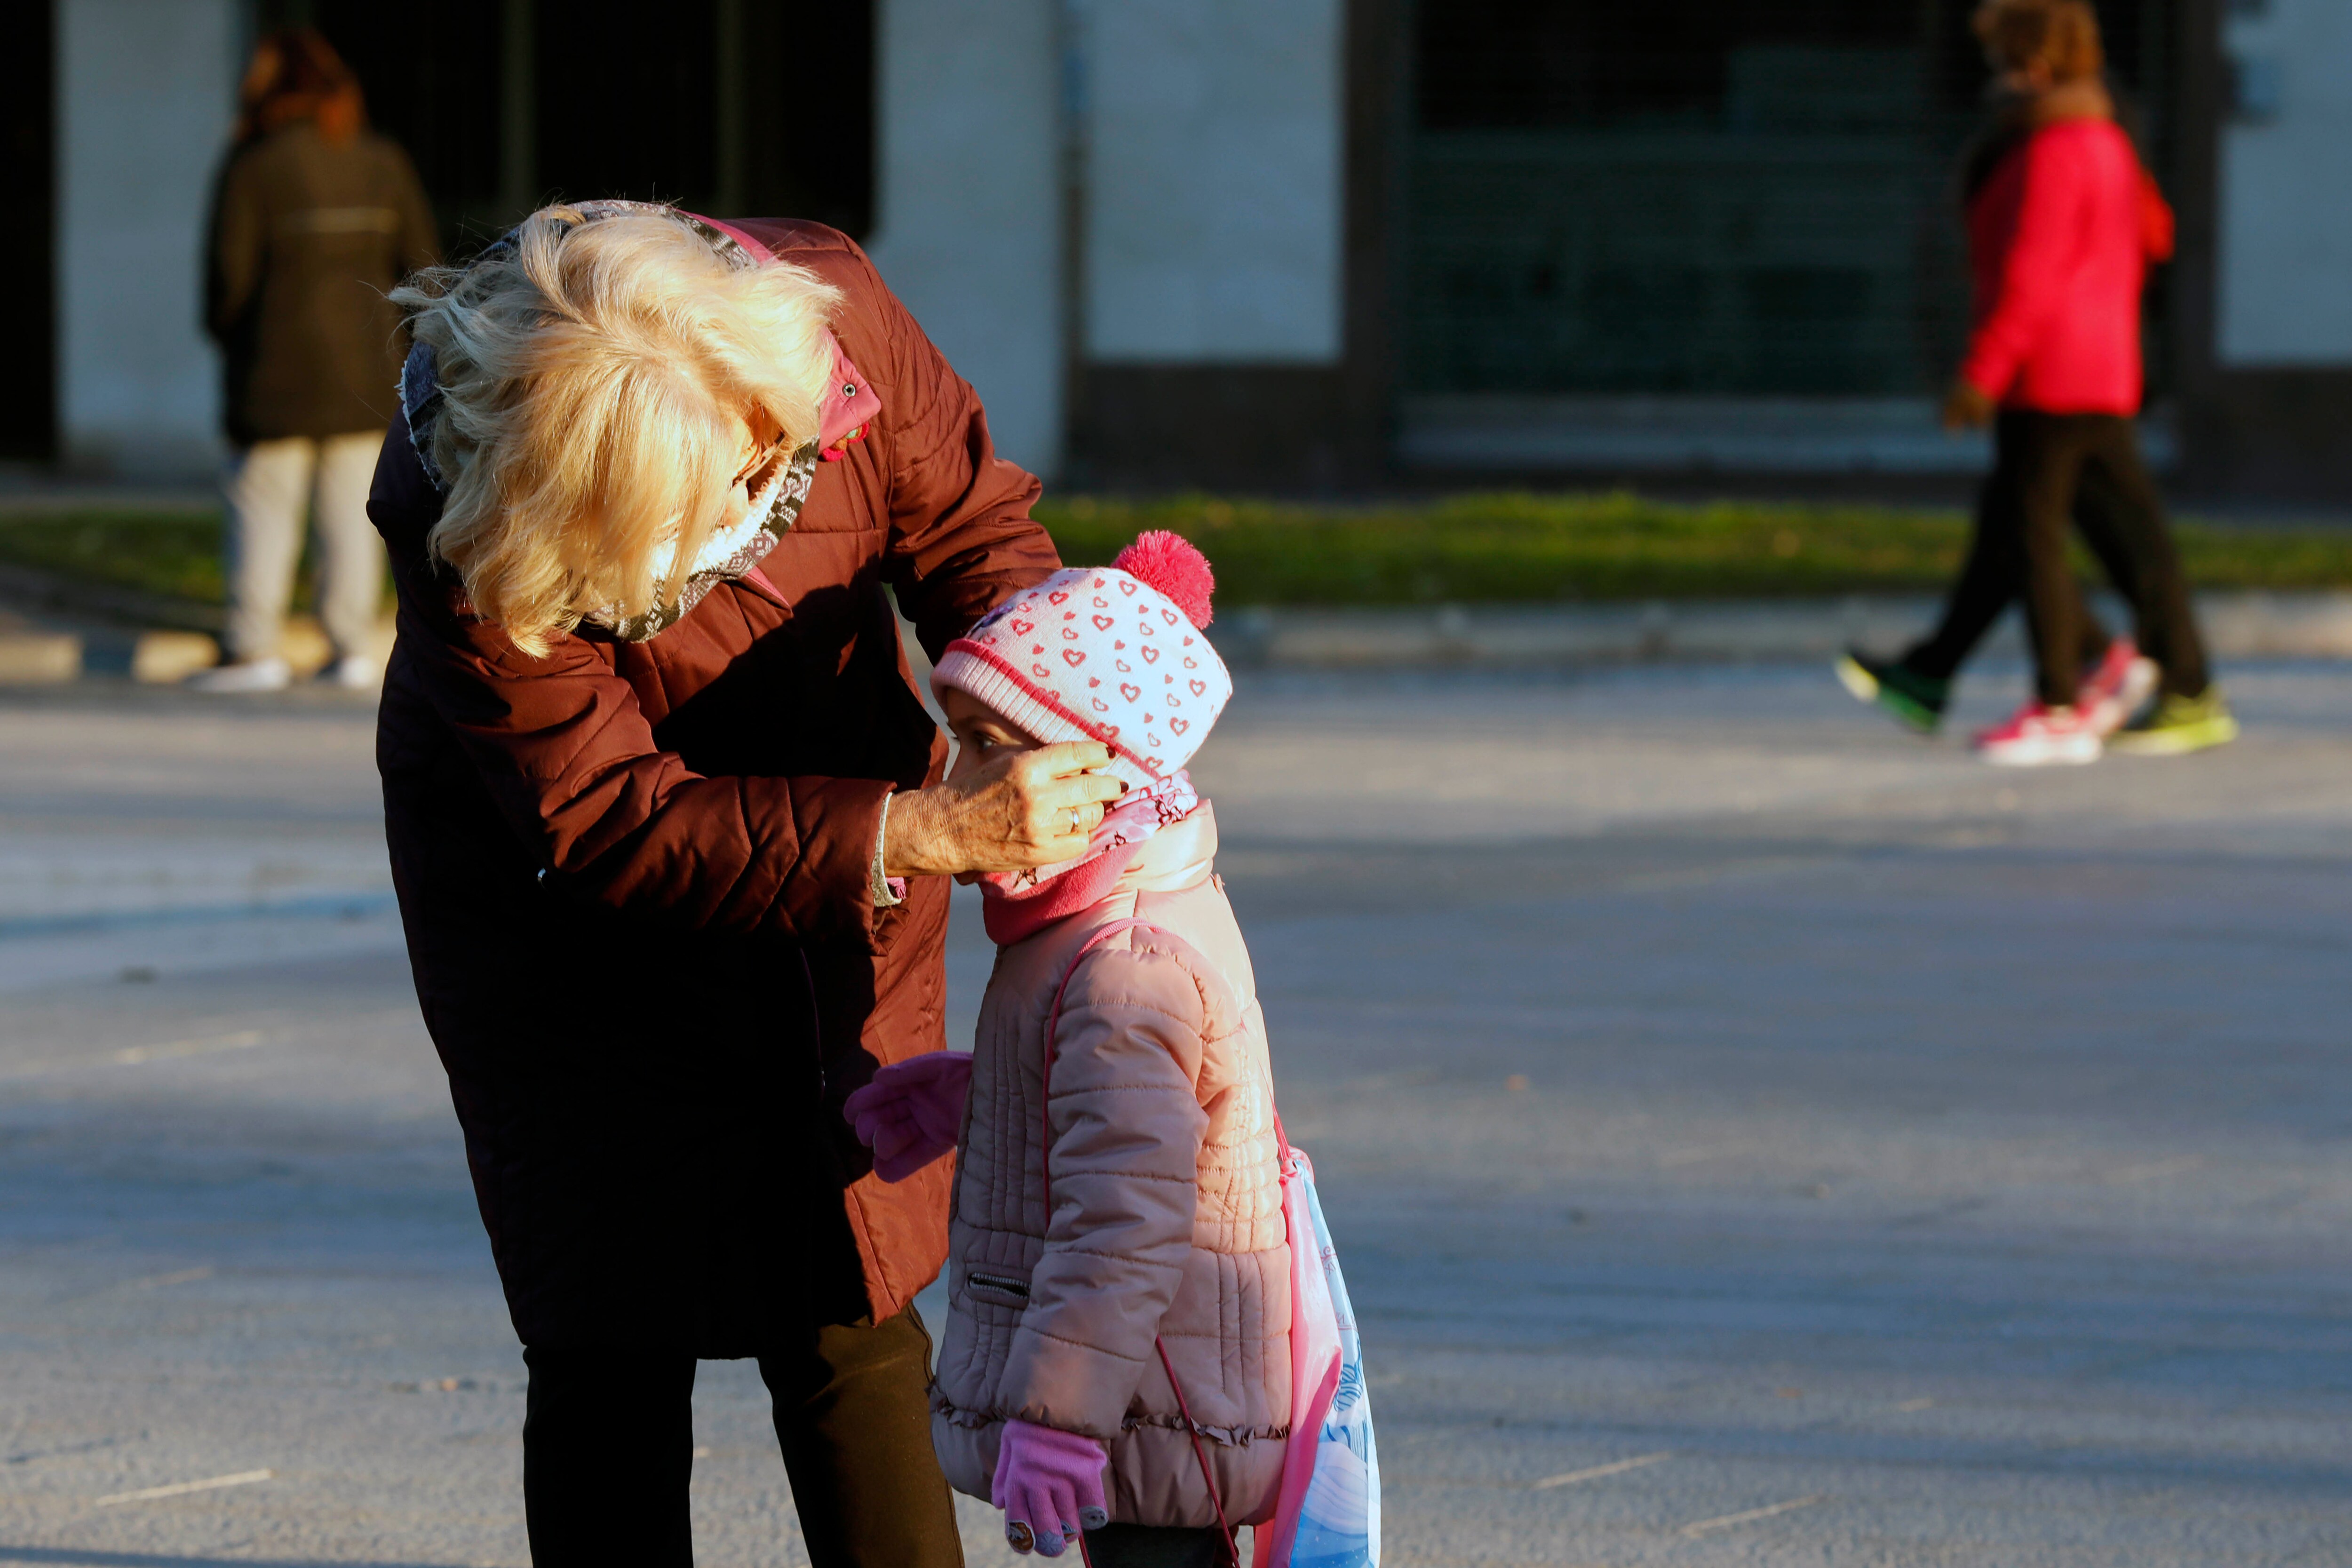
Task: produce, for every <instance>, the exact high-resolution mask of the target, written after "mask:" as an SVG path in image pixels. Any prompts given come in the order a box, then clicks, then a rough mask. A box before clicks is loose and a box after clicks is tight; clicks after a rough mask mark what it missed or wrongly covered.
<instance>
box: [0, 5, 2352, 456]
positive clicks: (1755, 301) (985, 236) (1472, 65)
mask: <svg viewBox="0 0 2352 1568" xmlns="http://www.w3.org/2000/svg"><path fill="white" fill-rule="evenodd" d="M1970 8H1971V5H1970V0H1645V3H1644V4H1643V5H1638V6H1630V5H1599V4H1593V5H1585V4H1573V5H1571V4H1566V3H1563V0H1453V3H1452V4H1450V5H1443V6H1441V5H1435V4H1434V3H1433V0H1419V3H1418V4H1416V3H1415V0H1254V3H1246V4H1245V3H1243V0H849V3H846V4H843V3H835V4H832V5H814V4H809V3H805V0H676V3H674V4H673V5H669V6H667V7H666V8H664V10H663V11H662V13H661V16H662V23H661V26H660V27H659V28H658V29H649V28H648V27H647V26H646V13H645V12H644V10H643V8H642V7H636V6H629V7H624V6H622V5H618V4H616V3H614V0H567V4H565V5H561V6H558V5H553V4H551V0H488V3H477V4H459V3H458V0H412V3H411V4H410V5H404V6H402V7H384V6H382V5H362V4H359V3H358V0H51V4H50V5H49V6H48V8H47V12H48V14H47V19H46V24H45V25H46V26H47V28H48V30H49V36H48V37H47V38H46V39H44V40H42V47H41V49H40V50H39V51H37V52H36V53H35V55H34V56H33V58H37V59H46V60H47V71H46V74H43V72H41V71H40V70H38V69H36V68H32V67H27V66H23V65H21V64H20V65H13V66H12V67H11V68H10V69H11V71H12V73H14V75H15V76H21V77H23V78H24V80H22V81H21V82H19V81H15V80H14V79H13V78H12V82H11V85H12V86H14V87H16V89H18V90H17V91H16V92H15V93H14V94H12V95H11V99H10V102H11V104H12V106H13V107H11V108H10V109H9V110H7V112H8V113H9V114H11V115H12V116H14V119H13V120H12V121H11V127H10V136H9V140H8V142H7V148H8V153H9V156H10V158H11V160H12V163H13V164H14V165H15V166H16V168H17V169H18V170H19V172H20V182H19V184H20V189H26V190H30V191H32V192H33V193H34V197H33V205H36V206H37V207H39V208H40V210H41V214H42V217H43V220H44V221H45V222H46V223H47V232H46V233H44V234H41V235H40V236H39V238H40V241H41V245H40V246H39V247H33V249H34V257H35V259H34V260H33V261H27V260H26V259H24V258H22V257H21V256H20V257H19V258H16V259H12V260H11V261H10V262H9V263H8V265H10V266H12V267H15V268H16V270H17V271H18V272H19V273H24V274H26V276H25V277H24V278H21V279H20V278H16V277H14V276H12V278H11V279H10V281H11V282H12V283H14V284H16V285H18V287H16V288H15V289H12V294H13V296H14V297H15V298H17V299H20V300H27V301H29V302H30V303H28V305H27V307H26V311H25V313H24V315H23V318H22V319H21V320H18V321H12V323H11V325H10V328H9V329H8V330H10V331H14V332H16V334H17V335H18V337H19V339H20V340H21V341H22V342H23V343H24V345H25V348H24V352H23V353H21V354H20V356H19V363H23V364H26V365H27V366H28V367H31V368H30V371H29V373H28V374H27V375H26V376H25V377H23V378H22V379H21V381H20V384H19V385H18V386H17V387H16V389H15V390H13V391H12V392H11V393H10V394H8V395H9V396H10V397H11V398H12V399H14V401H13V402H12V403H11V404H10V405H9V410H10V413H11V415H12V417H11V418H10V420H9V426H10V433H9V435H8V436H7V437H6V438H5V450H6V452H7V454H9V455H15V456H20V457H30V458H48V459H53V460H56V461H58V462H60V463H62V464H64V465H66V466H67V467H68V468H75V469H79V470H89V471H107V472H114V473H121V474H136V473H142V472H147V473H158V474H162V473H187V472H192V471H194V470H197V469H200V468H204V467H205V466H207V465H208V464H209V463H210V462H212V461H213V460H215V458H216V456H217V451H218V447H217V438H216V437H215V434H214V428H213V426H214V400H215V394H214V390H213V377H214V374H215V373H214V370H213V366H212V359H211V354H210V351H209V349H208V348H207V346H206V345H205V343H204V342H202V340H201V338H200V336H199V335H198V334H197V331H196V325H195V323H196V314H197V312H196V298H195V290H196V279H197V267H196V256H195V250H196V246H197V244H198V238H199V231H200V228H201V225H202V219H203V208H204V205H205V193H206V187H207V184H208V182H209V180H210V178H211V174H212V171H213V167H214V164H215V162H216V160H217V158H218V156H219V154H220V151H221V147H222V142H223V139H224V137H225V135H226V129H227V123H228V120H229V114H230V98H231V93H232V90H233V85H234V80H235V78H236V71H237V68H238V66H239V63H240V61H241V59H242V58H243V55H244V53H245V50H246V49H247V47H248V44H249V41H250V39H251V38H252V37H253V36H254V35H255V33H256V31H257V29H258V28H260V27H262V26H268V25H272V24H275V23H278V22H284V21H305V22H310V23H312V24H314V25H316V26H320V28H322V29H323V30H324V31H325V32H326V33H327V35H328V36H329V37H331V39H332V40H333V41H334V42H335V43H336V44H337V46H338V47H340V48H341V50H342V51H343V52H344V53H345V55H346V56H347V58H350V59H351V60H352V63H353V64H354V66H355V67H356V68H358V69H359V71H360V73H361V75H362V80H363V82H364V84H365V86H366V88H367V90H368V94H369V100H370V104H371V109H372V112H373V115H374V117H375V120H376V121H377V123H378V125H379V126H380V127H381V128H383V129H384V130H385V131H387V132H390V133H391V134H393V135H394V136H396V137H398V138H399V139H400V140H401V141H402V142H404V144H405V145H406V146H407V147H408V148H409V150H410V152H411V153H412V154H413V155H414V156H415V159H416V161H417V163H418V165H419V168H420V171H421V173H422V174H423V175H424V177H425V183H426V185H427V188H428V190H429V191H431V193H432V194H433V195H434V197H435V200H436V205H437V206H438V207H439V209H440V212H441V215H442V217H443V224H444V228H445V231H446V235H447V237H448V239H449V242H450V244H451V246H452V247H453V249H455V250H457V251H458V252H460V253H462V252H463V251H464V250H465V249H466V248H467V247H469V246H472V245H477V244H478V243H480V241H481V240H482V239H484V238H486V237H488V236H491V235H494V234H495V233H497V232H499V229H500V228H501V227H502V226H504V225H505V224H507V223H509V222H510V221H511V220H512V218H513V217H514V216H516V215H518V214H519V213H520V212H522V211H525V210H528V208H529V207H530V206H531V205H535V204H536V203H537V202H539V201H541V200H544V199H547V198H550V197H553V196H588V195H636V196H658V197H665V198H673V199H677V200H679V201H681V202H683V203H684V204H686V205H689V206H700V207H706V208H707V209H709V210H713V211H718V212H722V213H724V212H752V211H757V212H788V213H793V214H797V215H801V216H813V217H818V218H822V219H824V221H827V222H831V223H835V224H836V225H838V226H842V227H844V228H845V229H848V230H849V231H850V232H852V233H853V234H856V235H857V236H858V237H860V238H861V239H862V240H864V241H865V242H866V244H867V246H868V247H869V248H870V249H871V250H872V252H873V254H874V256H875V258H876V259H877V264H878V265H879V266H880V267H881V268H882V271H883V273H884V276H885V277H886V278H887V279H889V281H890V282H891V284H892V286H893V287H894V288H895V289H898V291H899V292H900V293H901V294H902V295H903V296H904V297H905V299H906V300H907V301H908V304H909V305H910V306H911V307H912V308H913V309H914V310H915V312H916V314H917V315H918V316H919V318H920V319H921V320H922V321H924V322H925V324H926V325H927V326H928V327H929V329H930V331H932V333H933V334H934V335H935V336H936V337H937V338H938V339H939V341H940V344H941V346H942V347H943V348H944V349H945V350H946V351H947V353H949V355H950V357H951V358H952V359H953V360H954V361H955V362H956V363H957V364H958V365H959V366H960V367H961V369H962V370H963V371H964V372H965V374H967V375H969V376H970V377H971V380H972V381H973V382H974V383H975V384H977V385H978V386H979V387H980V389H981V391H982V394H983V395H984V396H985V397H986V398H987V401H988V404H989V406H990V410H991V416H992V423H993V425H994V427H995V430H996V433H997V436H998V438H999V440H1000V442H1001V444H1002V445H1003V447H1004V449H1005V450H1006V451H1007V452H1008V453H1009V454H1011V455H1013V456H1014V457H1015V458H1019V459H1020V460H1022V461H1024V462H1026V463H1029V464H1031V465H1033V466H1034V467H1036V468H1040V469H1042V470H1044V471H1045V472H1048V473H1051V474H1054V475H1055V476H1057V477H1058V478H1059V479H1061V480H1062V481H1063V482H1065V483H1068V484H1072V485H1079V486H1092V487H1104V488H1118V489H1160V488H1169V487H1179V486H1212V487H1244V488H1252V489H1286V490H1302V489H1304V490H1327V491H1328V490H1343V489H1370V488H1378V487H1381V486H1386V485H1391V484H1395V483H1400V482H1432V483H1436V482H1464V481H1467V482H1492V481H1495V480H1499V479H1509V480H1512V481H1524V480H1538V481H1542V480H1547V479H1549V480H1555V481H1558V482H1591V481H1595V480H1604V481H1605V480H1614V479H1625V478H1633V479H1641V478H1643V477H1647V476H1685V477H1687V476H1691V475H1694V474H1704V475H1712V476H1715V477H1717V479H1721V480H1723V481H1724V482H1731V481H1734V480H1736V479H1738V478H1740V477H1742V476H1748V477H1769V478H1771V479H1774V481H1775V482H1790V481H1794V482H1800V483H1801V482H1807V481H1808V480H1812V479H1820V480H1828V479H1838V480H1847V479H1853V478H1855V477H1856V476H1860V477H1861V478H1863V479H1864V480H1868V479H1873V478H1877V479H1888V478H1894V479H1910V478H1916V477H1921V476H1926V477H1930V478H1933V477H1936V476H1942V477H1944V478H1947V479H1955V478H1957V477H1958V476H1960V475H1962V474H1964V473H1965V472H1966V471H1968V470H1969V468H1972V467H1974V466H1975V465H1978V464H1980V463H1981V461H1982V460H1983V458H1982V451H1981V447H1972V446H1970V445H1968V444H1965V443H1960V444H1956V443H1954V442H1952V441H1950V440H1948V439H1947V438H1946V437H1943V436H1942V435H1941V434H1940V433H1939V432H1938V431H1937V430H1936V428H1935V426H1934V421H1933V407H1934V404H1935V400H1936V397H1937V393H1938V391H1939V390H1940V388H1941V386H1942V384H1943V383H1944V382H1945V380H1946V378H1947V377H1948V375H1949V374H1950V369H1951V366H1952V365H1953V364H1954V363H1956V361H1957V358H1958V353H1959V348H1960V344H1961V342H1962V340H1963V337H1964V335H1965V331H1966V326H1967V321H1966V313H1967V302H1966V284H1965V268H1964V266H1963V257H1962V255H1961V250H1960V231H1959V226H1958V213H1957V200H1956V195H1955V190H1956V176H1955V170H1956V167H1957V163H1958V158H1959V156H1960V154H1961V153H1962V150H1963V149H1964V148H1965V146H1966V145H1967V143H1968V142H1969V138H1970V136H1971V135H1972V134H1973V132H1974V131H1975V129H1976V127H1977V123H1978V121H1979V115H1980V110H1979V103H1980V101H1981V95H1982V91H1983V86H1984V69H1983V66H1982V63H1981V61H1980V60H1979V58H1978V57H1977V53H1976V50H1975V47H1974V45H1973V44H1972V42H1971V41H1970V39H1969V35H1968V30H1967V20H1968V13H1969V9H1970ZM2100 10H2101V14H2102V18H2103V21H2104V23H2105V28H2106V31H2107V35H2108V38H2109V42H2110V51H2111V55H2112V57H2113V65H2114V68H2115V74H2116V79H2117V80H2118V81H2119V83H2120V84H2121V85H2122V87H2123V88H2124V89H2125V90H2126V96H2127V98H2128V100H2129V101H2130V103H2131V105H2132V108H2133V119H2134V129H2135V132H2136V134H2137V136H2138V139H2139V140H2140V142H2141V145H2142V147H2143V149H2144V152H2145V154H2146V156H2147V159H2148V161H2149V163H2150V164H2151V166H2152V167H2153V168H2155V169H2156V170H2157V172H2158V175H2159V177H2160V178H2161V179H2162V181H2163V183H2164V184H2165V185H2166V187H2167V189H2168V191H2169V192H2171V194H2172V195H2173V196H2174V198H2175V200H2176V203H2177V205H2179V209H2180V213H2181V217H2182V239H2183V246H2182V255H2181V258H2180V260H2179V264H2178V265H2177V266H2175V267H2174V268H2169V269H2168V271H2167V272H2166V274H2165V275H2164V276H2163V278H2162V280H2161V282H2160V284H2159V286H2158V289H2156V290H2154V292H2153V294H2152V299H2151V310H2150V318H2149V321H2150V326H2149V331H2150V345H2151V358H2150V363H2151V371H2152V375H2151V381H2152V389H2151V393H2152V405H2153V407H2154V409H2155V410H2156V415H2157V417H2156V418H2155V419H2154V420H2153V421H2152V430H2153V433H2154V435H2155V436H2156V437H2157V441H2158V447H2159V448H2160V449H2161V450H2162V451H2164V452H2165V453H2166V454H2167V455H2168V458H2169V459H2170V461H2171V464H2172V466H2173V468H2174V469H2175V471H2176V473H2177V474H2178V476H2179V479H2181V480H2182V481H2183V482H2185V483H2187V484H2189V486H2191V487H2193V488H2195V489H2200V490H2202V491H2208V492H2218V493H2237V494H2245V495H2265V494H2275V495H2279V496H2295V497H2301V498H2305V499H2352V453H2347V450H2346V447H2347V443H2346V442H2345V441H2344V440H2343V439H2342V437H2341V432H2342V431H2343V430H2344V429H2345V427H2346V426H2345V423H2344V421H2345V420H2346V419H2347V418H2352V289H2347V286H2346V285H2347V281H2352V200H2347V199H2345V198H2346V197H2347V196H2352V191H2347V190H2344V189H2341V188H2339V187H2342V186H2344V185H2346V184H2352V161H2347V160H2346V159H2344V158H2342V157H2340V156H2338V155H2336V154H2335V149H2336V148H2337V147H2339V146H2341V145H2342V144H2343V140H2342V136H2341V132H2343V131H2344V130H2347V129H2352V7H2347V6H2346V5H2343V4H2342V3H2341V0H2100ZM43 248H45V249H46V252H47V255H46V257H42V256H41V255H40V254H39V252H40V250H41V249H43ZM36 262H40V263H43V264H45V268H46V269H45V271H41V272H40V274H39V275H38V276H36V275H35V274H36V272H37V270H38V268H37V267H36ZM36 340H37V341H36ZM45 356H46V357H45Z"/></svg>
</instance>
